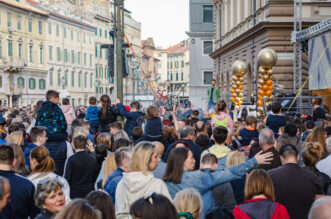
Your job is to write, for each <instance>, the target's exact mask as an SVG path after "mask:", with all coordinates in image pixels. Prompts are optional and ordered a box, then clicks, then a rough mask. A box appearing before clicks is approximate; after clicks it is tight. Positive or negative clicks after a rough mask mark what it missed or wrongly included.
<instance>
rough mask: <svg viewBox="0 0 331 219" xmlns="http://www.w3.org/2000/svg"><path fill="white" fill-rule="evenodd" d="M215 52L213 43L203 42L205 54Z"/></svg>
mask: <svg viewBox="0 0 331 219" xmlns="http://www.w3.org/2000/svg"><path fill="white" fill-rule="evenodd" d="M212 52H213V41H203V54H204V55H209V54H210V53H212Z"/></svg>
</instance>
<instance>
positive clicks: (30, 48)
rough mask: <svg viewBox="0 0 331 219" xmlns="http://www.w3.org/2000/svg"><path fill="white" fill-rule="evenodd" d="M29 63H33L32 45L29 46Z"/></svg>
mask: <svg viewBox="0 0 331 219" xmlns="http://www.w3.org/2000/svg"><path fill="white" fill-rule="evenodd" d="M29 61H30V63H32V62H33V45H32V44H30V45H29Z"/></svg>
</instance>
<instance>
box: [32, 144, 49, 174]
mask: <svg viewBox="0 0 331 219" xmlns="http://www.w3.org/2000/svg"><path fill="white" fill-rule="evenodd" d="M30 159H35V160H36V161H37V163H38V164H37V165H36V166H35V167H34V169H33V170H32V173H31V174H35V173H40V175H38V176H37V177H36V178H39V177H42V176H43V175H45V174H47V173H50V172H54V170H55V162H54V160H53V159H52V158H51V157H50V156H49V153H48V150H47V148H46V147H44V146H41V147H35V148H34V149H32V151H31V153H30Z"/></svg>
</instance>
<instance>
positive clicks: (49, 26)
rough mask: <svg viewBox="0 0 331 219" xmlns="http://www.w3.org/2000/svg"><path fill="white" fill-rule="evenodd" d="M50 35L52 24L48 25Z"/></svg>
mask: <svg viewBox="0 0 331 219" xmlns="http://www.w3.org/2000/svg"><path fill="white" fill-rule="evenodd" d="M48 34H52V24H51V23H48Z"/></svg>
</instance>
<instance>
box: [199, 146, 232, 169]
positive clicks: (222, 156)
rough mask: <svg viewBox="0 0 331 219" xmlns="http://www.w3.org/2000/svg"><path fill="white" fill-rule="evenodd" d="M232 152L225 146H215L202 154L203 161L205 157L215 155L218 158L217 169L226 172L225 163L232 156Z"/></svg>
mask: <svg viewBox="0 0 331 219" xmlns="http://www.w3.org/2000/svg"><path fill="white" fill-rule="evenodd" d="M230 152H231V150H230V149H229V148H228V147H227V146H225V145H224V144H223V145H218V144H215V145H213V146H211V147H210V148H208V149H207V150H204V151H203V152H202V154H201V159H202V158H203V156H205V155H206V154H208V153H211V154H214V155H215V156H216V157H217V163H218V164H217V169H218V170H224V169H225V163H226V159H227V157H228V155H229V154H230Z"/></svg>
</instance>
